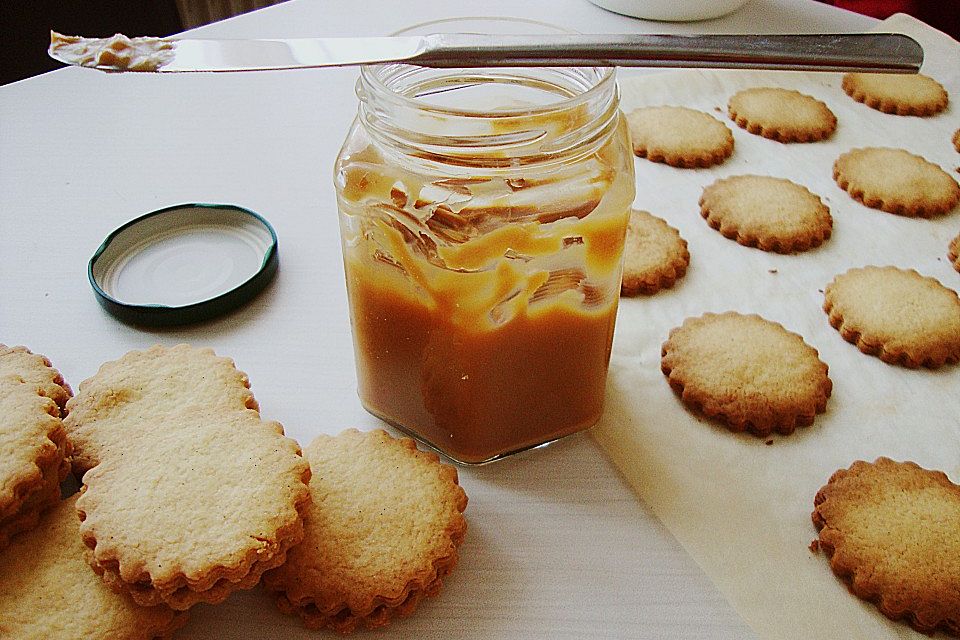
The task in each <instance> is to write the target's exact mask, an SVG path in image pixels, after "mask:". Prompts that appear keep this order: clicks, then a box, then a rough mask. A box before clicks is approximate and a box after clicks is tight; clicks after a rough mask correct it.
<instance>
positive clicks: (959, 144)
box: [953, 129, 960, 153]
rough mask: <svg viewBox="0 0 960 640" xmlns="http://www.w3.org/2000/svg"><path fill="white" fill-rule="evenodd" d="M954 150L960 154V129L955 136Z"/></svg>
mask: <svg viewBox="0 0 960 640" xmlns="http://www.w3.org/2000/svg"><path fill="white" fill-rule="evenodd" d="M953 148H954V149H956V150H957V153H960V129H957V130H956V131H955V132H954V134H953Z"/></svg>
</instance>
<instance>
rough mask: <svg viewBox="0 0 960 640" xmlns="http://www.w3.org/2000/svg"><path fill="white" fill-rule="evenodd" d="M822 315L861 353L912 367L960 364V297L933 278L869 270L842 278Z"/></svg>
mask: <svg viewBox="0 0 960 640" xmlns="http://www.w3.org/2000/svg"><path fill="white" fill-rule="evenodd" d="M823 295H824V303H823V310H824V311H826V313H827V315H828V316H829V318H830V325H831V326H833V328H835V329H836V330H837V331H839V332H840V335H842V336H843V338H844V340H846V341H847V342H851V343H853V344H855V345H857V347H858V348H859V349H860V351H862V352H863V353H866V354H869V355H872V356H877V357H878V358H880V359H881V360H883V361H884V362H887V363H890V364H898V365H902V366H905V367H909V368H917V367H920V366H923V367H928V368H936V367H939V366H942V365H944V364H949V363H954V362H957V361H958V360H960V297H958V296H957V293H956V292H955V291H952V290H950V289H948V288H946V287H944V286H943V285H942V284H940V282H939V281H937V280H936V279H934V278H929V277H924V276H921V275H920V274H919V273H917V272H916V271H914V270H912V269H910V270H904V269H898V268H897V267H875V266H868V267H863V268H858V269H850V270H849V271H847V272H846V273H843V274H841V275H838V276H837V277H835V278H834V279H833V281H832V282H831V283H830V284H829V285H827V287H826V289H824V294H823Z"/></svg>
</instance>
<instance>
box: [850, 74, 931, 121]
mask: <svg viewBox="0 0 960 640" xmlns="http://www.w3.org/2000/svg"><path fill="white" fill-rule="evenodd" d="M843 90H844V91H846V92H847V95H848V96H850V97H851V98H853V99H854V100H856V101H857V102H862V103H864V104H865V105H867V106H868V107H871V108H873V109H876V110H878V111H883V112H884V113H892V114H895V115H898V116H932V115H933V114H935V113H940V112H941V111H943V110H944V109H946V108H947V101H948V97H947V90H946V89H944V88H943V85H941V84H940V83H939V82H937V81H936V80H934V79H933V78H931V77H930V76H925V75H923V74H922V73H917V74H906V73H903V74H901V73H848V74H847V75H845V76H843Z"/></svg>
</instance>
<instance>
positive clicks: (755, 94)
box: [727, 87, 837, 142]
mask: <svg viewBox="0 0 960 640" xmlns="http://www.w3.org/2000/svg"><path fill="white" fill-rule="evenodd" d="M727 113H728V114H729V115H730V119H731V120H733V121H734V122H736V123H737V125H738V126H740V127H741V128H743V129H746V130H747V131H749V132H750V133H753V134H756V135H759V136H763V137H764V138H770V139H771V140H777V141H778V142H817V141H819V140H824V139H826V138H829V137H830V136H831V135H832V134H833V132H834V131H835V130H836V128H837V117H836V116H835V115H833V112H832V111H831V110H830V108H829V107H827V105H826V104H824V103H823V102H821V101H820V100H817V99H816V98H814V97H812V96H808V95H806V94H804V93H800V92H799V91H795V90H793V89H781V88H777V87H754V88H752V89H744V90H742V91H738V92H737V93H735V94H734V95H733V97H731V98H730V101H729V102H728V103H727Z"/></svg>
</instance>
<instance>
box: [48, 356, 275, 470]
mask: <svg viewBox="0 0 960 640" xmlns="http://www.w3.org/2000/svg"><path fill="white" fill-rule="evenodd" d="M191 404H198V405H204V406H208V407H222V408H223V409H224V410H225V411H237V410H243V409H257V401H256V400H255V399H254V397H253V393H252V392H251V391H250V382H249V380H248V379H247V376H246V374H244V373H243V372H242V371H238V370H237V368H236V367H235V366H234V364H233V360H231V359H230V358H224V357H220V356H217V355H216V354H214V352H213V350H212V349H197V348H194V347H191V346H190V345H186V344H181V345H177V346H175V347H164V346H160V345H157V346H154V347H151V348H149V349H146V350H144V351H131V352H129V353H127V354H126V355H124V356H123V357H122V358H120V359H119V360H115V361H112V362H107V363H105V364H104V365H103V366H101V367H100V370H99V371H97V374H96V375H95V376H93V377H92V378H90V379H88V380H85V381H84V382H82V383H81V385H80V389H79V392H78V393H77V396H76V397H75V398H73V399H72V400H71V401H70V402H69V404H68V410H69V412H70V413H69V415H68V416H67V418H66V419H65V420H64V426H65V427H66V429H67V433H68V434H69V436H70V441H71V442H72V443H73V468H74V473H76V475H77V476H78V478H79V477H80V476H82V474H83V473H84V472H86V471H87V470H88V469H90V468H91V467H93V466H95V465H96V464H97V462H98V460H99V451H100V449H101V448H102V447H103V446H104V444H105V443H107V442H110V441H111V440H112V439H113V438H115V437H121V438H122V433H118V430H122V429H123V428H125V427H126V425H127V424H129V423H130V422H132V421H135V420H136V419H137V417H138V416H141V415H154V416H156V415H160V414H162V413H165V412H168V411H172V410H176V409H178V408H179V406H183V405H191Z"/></svg>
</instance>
